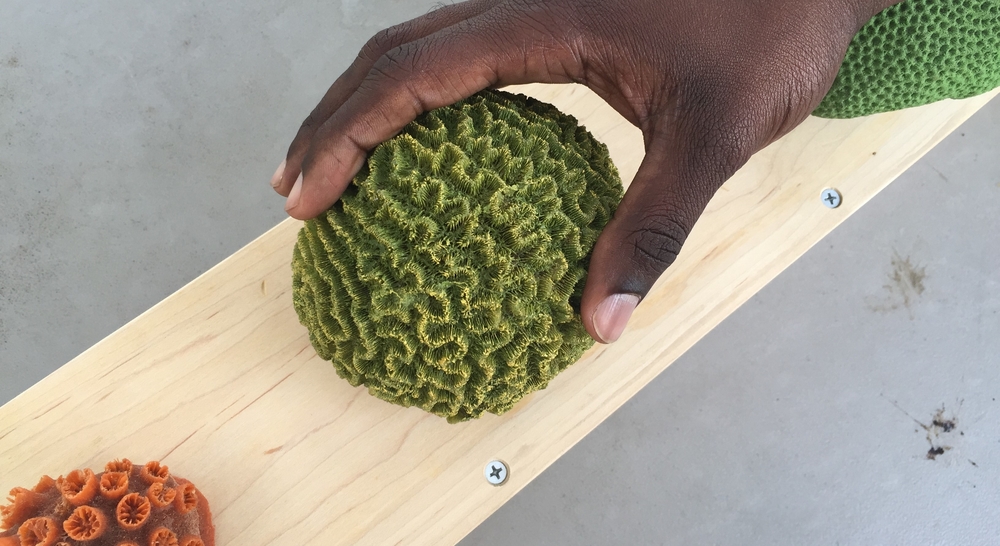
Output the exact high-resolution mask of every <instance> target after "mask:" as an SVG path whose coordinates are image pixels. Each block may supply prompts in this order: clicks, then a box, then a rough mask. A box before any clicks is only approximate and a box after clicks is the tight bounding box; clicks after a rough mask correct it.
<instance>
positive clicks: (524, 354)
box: [292, 91, 622, 422]
mask: <svg viewBox="0 0 1000 546" xmlns="http://www.w3.org/2000/svg"><path fill="white" fill-rule="evenodd" d="M621 197H622V186H621V181H620V178H619V175H618V172H617V170H616V169H615V167H614V165H613V164H612V162H611V159H610V157H609V156H608V151H607V148H606V147H605V146H604V145H602V144H600V143H599V142H597V140H595V139H594V137H593V136H591V134H590V133H589V132H587V130H586V129H584V128H582V127H580V126H578V125H577V122H576V120H575V119H573V118H572V117H570V116H567V115H564V114H562V113H560V112H559V111H558V110H556V109H555V108H554V107H553V106H551V105H548V104H545V103H542V102H538V101H536V100H533V99H529V98H527V97H524V96H520V95H512V94H509V93H504V92H499V91H484V92H482V93H480V94H478V95H476V96H474V97H472V98H470V99H467V100H465V101H462V102H459V103H457V104H455V105H453V106H449V107H445V108H440V109H438V110H435V111H432V112H429V113H427V114H424V115H422V116H421V117H419V118H418V119H417V120H416V121H414V122H413V123H411V124H409V125H408V126H407V127H406V128H405V129H404V130H403V132H402V133H401V134H400V135H398V136H396V137H394V138H392V139H391V140H389V141H387V142H385V143H383V144H381V145H380V146H378V147H377V148H376V149H375V150H374V151H373V152H372V154H371V156H370V157H369V159H368V162H367V165H366V166H365V168H364V169H363V170H362V171H361V172H360V173H359V174H358V176H357V177H356V178H355V179H354V182H353V183H352V184H351V186H350V187H349V188H348V189H347V191H346V192H344V195H343V196H342V197H341V198H340V200H339V201H338V202H337V203H336V204H335V205H334V206H333V207H332V208H331V209H330V210H329V211H328V212H326V213H325V214H324V215H322V216H320V217H319V218H317V219H315V220H310V221H308V222H306V223H305V225H304V227H303V228H302V230H301V232H300V233H299V238H298V242H297V244H296V246H295V252H294V257H293V261H292V269H293V285H292V286H293V294H292V295H293V301H294V304H295V309H296V311H297V312H298V314H299V319H300V320H301V322H302V323H303V324H304V325H305V326H306V327H307V328H308V330H309V337H310V339H311V340H312V344H313V346H314V347H315V348H316V352H317V353H318V354H319V355H320V356H321V357H323V358H325V359H329V360H331V361H332V362H333V365H334V367H335V368H336V370H337V373H338V374H339V375H340V376H341V377H343V378H344V379H346V380H347V381H349V382H350V383H351V384H352V385H365V386H367V388H368V391H369V392H370V393H371V394H373V395H374V396H377V397H379V398H382V399H384V400H388V401H390V402H394V403H396V404H400V405H403V406H417V407H420V408H423V409H424V410H426V411H429V412H432V413H435V414H437V415H441V416H443V417H447V418H448V420H449V421H451V422H457V421H462V420H466V419H470V418H475V417H479V416H480V415H482V413H483V412H491V413H497V414H500V413H503V412H505V411H507V410H509V409H510V408H511V406H513V405H514V403H515V402H517V401H518V400H519V399H521V398H522V397H523V396H524V395H525V394H527V393H529V392H532V391H535V390H537V389H541V388H544V387H545V386H546V385H547V384H548V382H549V380H550V379H552V378H553V377H554V376H555V375H556V374H557V373H559V372H560V371H562V370H563V369H565V368H566V367H567V366H569V365H570V364H572V363H573V362H575V361H576V360H577V359H579V358H580V356H581V354H582V353H583V352H584V351H585V350H586V349H587V348H588V347H590V346H591V345H592V343H593V341H592V340H591V338H590V336H589V335H587V332H586V331H585V330H584V328H583V324H582V322H581V321H580V317H579V313H578V311H577V309H578V307H577V305H578V301H579V298H580V295H581V293H582V289H583V282H584V277H585V275H586V266H587V260H588V257H589V254H590V251H591V249H592V248H593V245H594V243H595V242H596V240H597V236H598V235H599V234H600V232H601V229H602V228H603V227H604V225H605V224H606V223H607V222H608V220H610V219H611V215H612V214H613V212H614V210H615V208H616V206H617V205H618V202H619V201H620V200H621Z"/></svg>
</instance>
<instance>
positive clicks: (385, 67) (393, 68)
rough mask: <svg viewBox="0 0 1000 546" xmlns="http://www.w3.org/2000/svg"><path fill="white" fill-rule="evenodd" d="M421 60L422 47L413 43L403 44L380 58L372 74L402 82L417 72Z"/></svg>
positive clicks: (373, 67)
mask: <svg viewBox="0 0 1000 546" xmlns="http://www.w3.org/2000/svg"><path fill="white" fill-rule="evenodd" d="M419 60H420V47H418V46H417V45H416V44H412V43H408V44H403V45H401V46H397V47H394V48H392V49H390V50H389V51H387V52H385V54H383V55H382V56H381V57H379V59H378V61H376V62H375V64H374V65H373V66H372V73H373V74H374V75H376V76H379V77H382V78H386V79H390V80H402V79H405V78H406V77H407V76H409V75H410V74H412V73H413V72H415V70H416V66H417V63H418V62H419Z"/></svg>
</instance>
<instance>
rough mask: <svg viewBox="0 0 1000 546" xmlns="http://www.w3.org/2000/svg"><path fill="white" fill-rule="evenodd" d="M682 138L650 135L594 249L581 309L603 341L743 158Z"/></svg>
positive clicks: (617, 332) (620, 327) (619, 326)
mask: <svg viewBox="0 0 1000 546" xmlns="http://www.w3.org/2000/svg"><path fill="white" fill-rule="evenodd" d="M680 142H684V140H683V139H679V138H667V137H666V136H661V137H656V136H654V137H652V139H650V140H648V144H647V146H646V149H647V151H646V156H645V158H644V159H643V161H642V164H641V165H640V167H639V171H638V173H637V174H636V176H635V178H634V179H633V181H632V185H631V186H630V187H629V189H628V191H627V192H626V193H625V197H624V198H623V199H622V201H621V203H620V204H619V206H618V209H617V210H616V211H615V215H614V217H613V218H612V219H611V221H610V222H609V223H608V224H607V226H606V227H605V228H604V231H603V232H602V233H601V236H600V237H599V238H598V240H597V244H596V245H595V246H594V251H593V253H592V254H591V258H590V266H589V271H588V275H587V284H586V287H585V288H584V291H583V297H582V299H581V302H580V308H581V315H582V318H583V323H584V326H585V327H586V329H587V331H588V332H589V333H590V335H591V337H593V338H594V339H595V340H596V341H598V342H601V343H613V342H614V341H616V340H617V339H618V337H619V336H621V334H622V332H623V331H624V330H625V326H626V324H627V323H628V320H629V318H630V317H631V316H632V312H633V311H635V308H636V306H637V305H638V304H639V302H640V301H641V300H642V299H643V298H644V297H645V296H646V293H647V292H649V289H650V288H652V286H653V284H654V283H655V282H656V280H657V279H658V278H659V277H660V275H661V274H662V273H663V272H664V271H665V270H666V269H667V267H669V266H670V264H672V263H673V262H674V260H675V259H676V258H677V255H678V254H679V253H680V250H681V246H682V245H683V244H684V241H685V240H686V239H687V236H688V234H689V233H690V232H691V228H692V227H694V224H695V222H696V221H697V220H698V217H699V216H700V215H701V213H702V212H703V211H704V210H705V207H706V206H707V205H708V202H709V200H711V198H712V196H713V195H714V194H715V191H716V190H718V188H719V187H720V186H721V185H722V183H723V182H724V181H725V180H726V178H728V177H729V176H730V175H731V174H732V173H733V172H735V171H736V169H737V168H738V167H739V166H740V165H742V163H743V162H744V161H745V159H742V160H741V159H740V156H741V155H742V154H738V153H736V152H727V150H726V149H727V148H728V147H721V146H718V145H715V146H691V145H690V144H680V145H676V144H675V143H680ZM687 142H688V143H690V142H691V141H690V140H688V141H687ZM716 144H717V142H716ZM692 147H694V148H698V149H696V150H694V151H692V150H691V148H692ZM730 158H732V159H730Z"/></svg>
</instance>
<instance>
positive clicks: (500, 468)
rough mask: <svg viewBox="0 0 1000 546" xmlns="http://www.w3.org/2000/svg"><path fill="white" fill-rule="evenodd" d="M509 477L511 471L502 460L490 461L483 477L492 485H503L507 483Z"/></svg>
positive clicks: (484, 469)
mask: <svg viewBox="0 0 1000 546" xmlns="http://www.w3.org/2000/svg"><path fill="white" fill-rule="evenodd" d="M509 475H510V470H509V469H508V468H507V463H505V462H503V461H500V460H495V461H490V462H489V463H487V464H486V468H483V476H484V477H486V481H488V482H490V484H492V485H498V486H499V485H503V484H504V483H506V482H507V477H508V476H509Z"/></svg>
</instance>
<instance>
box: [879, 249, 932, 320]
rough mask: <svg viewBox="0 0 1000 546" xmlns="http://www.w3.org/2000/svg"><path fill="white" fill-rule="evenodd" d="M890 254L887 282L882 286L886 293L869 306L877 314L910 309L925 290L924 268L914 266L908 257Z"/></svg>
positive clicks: (925, 271)
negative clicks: (889, 270) (889, 269)
mask: <svg viewBox="0 0 1000 546" xmlns="http://www.w3.org/2000/svg"><path fill="white" fill-rule="evenodd" d="M892 254H893V255H892V259H891V264H890V266H891V268H892V271H891V272H890V273H889V282H888V283H886V284H885V285H883V288H885V291H886V294H885V297H884V299H882V300H881V301H877V302H874V303H872V304H870V305H869V307H870V309H871V310H872V311H876V312H879V313H888V312H890V311H895V310H896V309H900V308H906V309H910V308H911V306H912V305H913V304H914V303H915V302H916V301H917V300H918V299H919V298H920V295H921V294H923V293H924V290H925V288H924V281H925V280H927V269H926V267H924V266H920V265H916V264H914V263H913V262H912V261H911V259H910V257H909V256H907V257H906V258H903V257H902V256H900V255H899V253H898V252H895V251H893V253H892Z"/></svg>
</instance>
